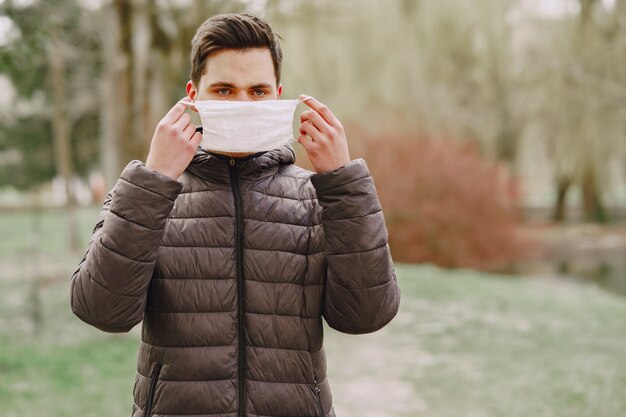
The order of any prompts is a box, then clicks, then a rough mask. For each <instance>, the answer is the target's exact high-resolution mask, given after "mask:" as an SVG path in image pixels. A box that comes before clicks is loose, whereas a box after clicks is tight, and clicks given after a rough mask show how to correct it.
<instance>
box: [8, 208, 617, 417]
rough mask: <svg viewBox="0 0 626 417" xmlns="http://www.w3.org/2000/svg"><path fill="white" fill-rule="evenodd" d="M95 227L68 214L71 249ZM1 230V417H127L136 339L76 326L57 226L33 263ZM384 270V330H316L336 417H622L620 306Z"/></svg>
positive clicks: (612, 298)
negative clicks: (393, 304)
mask: <svg viewBox="0 0 626 417" xmlns="http://www.w3.org/2000/svg"><path fill="white" fill-rule="evenodd" d="M94 216H95V214H94V212H93V211H90V212H86V213H82V214H81V219H82V223H81V224H82V225H83V226H82V228H81V230H82V232H81V235H82V238H83V239H84V240H83V244H86V242H87V240H88V237H89V232H90V230H91V228H92V227H93V220H94ZM5 220H6V217H4V218H3V219H2V220H0V227H2V228H3V230H4V231H5V232H6V233H9V234H8V235H9V236H15V239H11V240H9V242H12V244H9V243H7V241H5V242H4V243H3V244H4V245H5V246H3V247H2V246H0V255H1V257H0V376H1V377H0V410H1V415H2V416H3V417H17V416H19V417H23V416H31V415H32V416H34V415H40V416H46V417H57V416H58V417H66V416H78V415H80V416H82V417H88V416H92V417H98V416H103V417H104V416H107V417H108V416H125V415H126V416H130V411H131V409H132V388H133V383H134V375H135V367H136V357H137V348H138V345H139V338H140V326H141V325H138V326H136V327H135V328H134V329H133V330H132V331H131V332H130V333H128V334H107V333H103V332H100V331H98V330H96V329H94V328H91V327H89V326H88V325H86V324H84V323H83V322H81V321H80V320H79V319H78V318H76V317H75V316H74V315H73V314H72V312H71V310H70V306H69V277H70V275H71V272H72V271H73V269H74V268H75V266H76V265H77V263H78V261H79V260H80V257H81V256H82V253H75V254H68V253H65V252H64V251H63V250H62V248H63V244H62V242H59V239H58V238H55V234H57V233H58V232H59V231H60V230H62V229H61V227H60V226H59V223H60V222H59V220H58V218H57V219H56V220H55V216H54V215H46V217H45V218H44V219H42V222H41V223H39V224H40V230H41V231H42V235H41V239H40V241H41V242H42V247H44V249H45V252H44V253H43V254H41V255H40V256H34V255H32V254H29V253H28V252H25V251H26V250H27V249H28V244H29V241H28V239H25V238H23V236H24V235H27V234H26V233H24V231H23V230H21V229H23V228H28V227H29V225H32V224H33V223H32V222H30V221H26V220H23V219H22V220H23V221H22V220H20V219H19V218H17V219H16V218H13V221H12V222H11V224H10V225H9V224H8V223H3V221H5ZM20 224H21V226H20ZM20 230H21V231H20ZM6 235H7V234H5V236H6ZM16 248H17V249H16ZM395 269H396V271H397V275H398V282H399V284H400V288H401V303H400V304H401V305H400V311H399V313H398V315H397V316H396V317H395V318H394V320H393V321H392V322H391V323H390V324H389V325H387V326H386V327H385V328H383V329H381V330H380V331H378V332H375V333H371V334H366V335H356V336H355V335H347V334H343V333H339V332H337V331H335V330H333V329H330V328H329V327H328V326H326V327H325V342H324V344H325V348H326V353H327V359H328V377H329V382H330V386H331V389H332V394H333V400H334V406H335V410H336V412H337V416H339V417H356V416H359V417H370V416H371V417H381V416H382V417H401V416H402V417H409V416H410V417H502V416H504V417H527V416H529V415H531V416H533V417H544V416H545V417H549V416H568V417H618V416H625V415H626V396H624V395H623V393H624V392H626V361H624V357H626V297H624V296H621V295H619V294H616V293H613V292H608V291H605V290H603V289H601V288H599V287H597V286H596V285H594V284H589V283H582V282H579V281H573V280H567V279H563V278H557V277H554V276H552V277H551V276H546V275H541V276H533V277H532V278H531V277H524V276H522V277H514V276H504V275H490V274H484V273H478V272H474V271H470V270H454V271H450V270H444V269H439V268H436V267H434V266H431V265H411V264H396V265H395ZM36 276H37V277H41V278H42V279H41V281H39V283H40V284H39V285H40V287H39V288H40V289H39V291H33V288H34V287H33V282H35V281H34V278H33V277H36ZM35 294H39V297H36V296H35ZM37 299H38V300H40V301H39V303H36V302H33V301H32V300H37ZM33 305H35V306H37V305H38V306H39V308H33ZM33 323H39V325H38V326H35V325H34V324H33ZM36 329H38V330H37V331H38V334H36V335H34V332H35V331H36Z"/></svg>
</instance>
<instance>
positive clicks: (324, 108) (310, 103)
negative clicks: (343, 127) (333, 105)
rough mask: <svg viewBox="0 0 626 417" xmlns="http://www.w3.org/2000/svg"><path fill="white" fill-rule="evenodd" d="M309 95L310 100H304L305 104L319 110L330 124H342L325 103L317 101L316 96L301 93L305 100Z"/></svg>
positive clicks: (336, 125)
mask: <svg viewBox="0 0 626 417" xmlns="http://www.w3.org/2000/svg"><path fill="white" fill-rule="evenodd" d="M307 97H308V100H306V101H303V103H304V104H306V105H307V106H309V107H310V108H312V109H313V110H315V111H316V112H318V113H319V114H320V115H321V116H322V117H323V118H324V120H326V122H328V124H329V125H331V126H334V127H338V126H339V125H340V123H339V120H337V118H336V117H335V115H334V114H333V113H332V112H331V111H330V109H329V108H328V107H327V106H326V105H325V104H323V103H321V102H319V101H317V100H316V99H315V98H314V97H311V96H307V95H304V94H300V99H301V100H305V99H307Z"/></svg>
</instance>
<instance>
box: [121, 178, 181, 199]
mask: <svg viewBox="0 0 626 417" xmlns="http://www.w3.org/2000/svg"><path fill="white" fill-rule="evenodd" d="M120 179H121V180H122V181H124V182H126V183H128V184H131V185H134V186H135V187H137V188H141V189H142V190H146V191H148V192H150V193H152V194H155V195H158V196H159V197H163V198H164V199H166V200H167V201H170V202H172V203H173V202H174V201H176V200H173V199H171V198H169V197H168V196H165V195H163V194H161V193H157V192H156V191H154V190H151V189H149V188H147V187H144V186H143V185H139V184H136V183H134V182H132V181H129V180H127V179H126V178H124V177H120Z"/></svg>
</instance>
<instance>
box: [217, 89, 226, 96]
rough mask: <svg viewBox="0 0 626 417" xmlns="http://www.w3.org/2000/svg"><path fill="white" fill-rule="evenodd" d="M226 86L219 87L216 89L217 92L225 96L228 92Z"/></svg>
mask: <svg viewBox="0 0 626 417" xmlns="http://www.w3.org/2000/svg"><path fill="white" fill-rule="evenodd" d="M228 93H229V91H228V88H220V89H219V90H217V94H219V95H222V96H225V95H226V94H228Z"/></svg>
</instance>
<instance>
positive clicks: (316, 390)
mask: <svg viewBox="0 0 626 417" xmlns="http://www.w3.org/2000/svg"><path fill="white" fill-rule="evenodd" d="M313 382H314V383H315V392H316V393H319V392H320V389H319V387H318V386H317V379H314V380H313Z"/></svg>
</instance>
